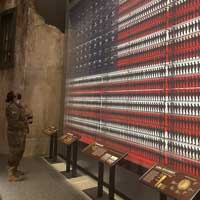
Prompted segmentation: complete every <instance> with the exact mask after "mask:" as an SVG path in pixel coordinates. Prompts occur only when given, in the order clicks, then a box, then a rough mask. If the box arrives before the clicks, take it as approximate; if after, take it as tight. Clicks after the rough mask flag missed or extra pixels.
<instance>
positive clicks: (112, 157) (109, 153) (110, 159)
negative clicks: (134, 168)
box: [83, 142, 127, 167]
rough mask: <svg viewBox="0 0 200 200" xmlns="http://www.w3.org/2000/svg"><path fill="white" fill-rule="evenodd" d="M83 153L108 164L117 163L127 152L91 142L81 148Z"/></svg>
mask: <svg viewBox="0 0 200 200" xmlns="http://www.w3.org/2000/svg"><path fill="white" fill-rule="evenodd" d="M83 153H85V154H87V155H89V156H90V157H92V158H94V159H95V160H98V161H101V162H103V163H105V164H107V165H108V166H110V167H111V166H113V165H115V164H117V163H118V162H119V161H120V160H122V159H123V158H125V157H126V156H127V153H124V152H119V151H116V150H113V149H110V148H109V147H106V146H104V145H102V144H99V143H96V142H95V143H92V144H90V145H88V146H87V147H86V148H85V149H83Z"/></svg>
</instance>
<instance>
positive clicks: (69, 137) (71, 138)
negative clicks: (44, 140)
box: [60, 133, 79, 145]
mask: <svg viewBox="0 0 200 200" xmlns="http://www.w3.org/2000/svg"><path fill="white" fill-rule="evenodd" d="M77 140H79V137H78V136H76V135H73V134H71V133H65V134H64V135H63V136H61V137H60V141H61V142H62V143H64V144H66V145H71V144H73V143H74V142H76V141H77Z"/></svg>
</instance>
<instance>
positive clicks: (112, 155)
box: [83, 143, 128, 200]
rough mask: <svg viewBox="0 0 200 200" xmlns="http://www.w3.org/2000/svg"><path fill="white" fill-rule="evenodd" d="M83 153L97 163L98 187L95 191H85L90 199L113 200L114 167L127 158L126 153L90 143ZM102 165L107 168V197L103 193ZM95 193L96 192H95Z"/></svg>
mask: <svg viewBox="0 0 200 200" xmlns="http://www.w3.org/2000/svg"><path fill="white" fill-rule="evenodd" d="M83 153H85V154H87V155H88V156H90V157H92V158H93V159H95V160H97V161H98V187H97V190H96V189H88V190H85V193H86V194H88V196H90V197H91V198H92V199H97V198H98V199H109V200H114V199H115V198H114V196H115V171H116V165H117V164H118V163H119V162H120V161H121V160H122V159H123V158H125V157H126V156H127V154H128V153H123V152H119V151H115V150H113V149H110V148H108V147H105V146H104V145H102V144H98V143H92V144H90V145H89V146H87V147H86V148H85V149H84V150H83ZM104 164H106V165H107V166H108V167H109V186H108V189H109V194H108V196H107V195H106V194H105V193H104V191H103V185H104V181H103V178H104ZM95 191H96V192H95Z"/></svg>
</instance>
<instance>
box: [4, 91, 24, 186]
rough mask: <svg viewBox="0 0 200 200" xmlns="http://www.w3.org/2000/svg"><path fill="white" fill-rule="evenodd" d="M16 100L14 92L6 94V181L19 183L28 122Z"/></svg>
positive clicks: (21, 174) (21, 176) (21, 175)
mask: <svg viewBox="0 0 200 200" xmlns="http://www.w3.org/2000/svg"><path fill="white" fill-rule="evenodd" d="M19 100H20V99H18V98H16V96H15V94H14V92H12V91H11V92H9V93H8V94H7V99H6V102H7V107H6V117H7V122H8V132H7V137H8V146H9V159H8V175H9V177H8V180H9V181H11V182H12V181H21V180H23V175H24V173H23V172H22V171H19V170H18V166H19V163H20V161H21V159H22V157H23V153H24V149H25V142H26V134H27V133H28V122H27V118H26V113H25V109H24V108H23V106H22V105H21V104H20V102H19Z"/></svg>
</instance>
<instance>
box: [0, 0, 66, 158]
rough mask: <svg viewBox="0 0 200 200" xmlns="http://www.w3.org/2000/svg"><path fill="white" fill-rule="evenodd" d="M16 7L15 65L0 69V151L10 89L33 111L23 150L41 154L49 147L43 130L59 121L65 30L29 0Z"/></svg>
mask: <svg viewBox="0 0 200 200" xmlns="http://www.w3.org/2000/svg"><path fill="white" fill-rule="evenodd" d="M17 8H18V9H17V31H16V58H15V60H16V66H15V68H13V69H10V70H1V71H0V91H2V92H1V95H0V108H3V109H2V111H3V112H1V113H0V129H1V130H2V131H1V134H0V151H1V152H0V153H2V152H4V153H5V152H6V144H7V142H6V137H5V136H6V123H5V116H4V111H5V105H4V99H5V95H6V93H7V92H8V91H9V90H10V89H13V90H15V91H19V92H21V93H22V95H23V97H24V102H25V103H26V104H27V106H28V107H29V109H30V110H32V112H33V115H34V122H33V125H31V127H30V134H29V135H28V138H27V147H26V153H25V154H26V155H41V154H45V153H46V152H47V150H48V138H47V137H46V136H44V135H43V134H42V130H43V129H44V128H45V127H46V126H49V125H56V126H59V122H60V108H61V106H60V102H61V96H62V95H61V92H62V91H61V88H62V83H63V82H62V81H63V78H64V64H63V60H64V59H63V52H64V34H63V33H61V32H60V31H59V30H58V29H57V28H55V27H53V26H51V25H47V24H45V22H44V20H43V18H41V17H40V16H39V15H38V14H37V13H36V11H35V7H34V4H33V2H32V0H29V1H27V0H19V1H18V2H17Z"/></svg>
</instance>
